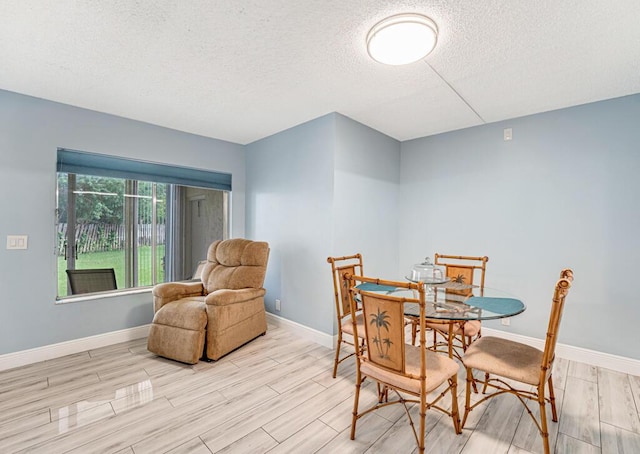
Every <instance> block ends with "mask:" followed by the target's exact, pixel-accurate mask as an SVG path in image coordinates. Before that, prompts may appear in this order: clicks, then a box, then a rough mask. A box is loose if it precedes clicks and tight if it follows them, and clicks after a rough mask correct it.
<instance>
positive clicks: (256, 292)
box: [204, 288, 267, 306]
mask: <svg viewBox="0 0 640 454" xmlns="http://www.w3.org/2000/svg"><path fill="white" fill-rule="evenodd" d="M265 293H267V291H266V290H265V289H264V288H242V289H238V290H231V289H221V290H216V291H215V292H212V293H209V294H208V295H207V297H206V298H205V300H204V302H205V303H207V305H211V306H227V305H229V304H237V303H243V302H245V301H251V300H253V299H255V298H259V297H261V296H264V295H265Z"/></svg>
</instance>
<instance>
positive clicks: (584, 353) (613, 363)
mask: <svg viewBox="0 0 640 454" xmlns="http://www.w3.org/2000/svg"><path fill="white" fill-rule="evenodd" d="M482 335H483V336H494V337H500V338H503V339H509V340H513V341H516V342H520V343H523V344H526V345H530V346H532V347H535V348H538V349H540V350H543V349H544V341H543V340H542V339H536V338H534V337H528V336H522V335H520V334H513V333H508V332H505V331H499V330H496V329H490V328H482ZM556 356H557V357H558V358H564V359H568V360H571V361H577V362H580V363H586V364H590V365H592V366H597V367H603V368H605V369H611V370H615V371H617V372H622V373H625V374H630V375H640V361H639V360H637V359H631V358H625V357H624V356H617V355H611V354H609V353H601V352H597V351H595V350H588V349H586V348H582V347H573V346H571V345H566V344H561V343H558V344H557V345H556Z"/></svg>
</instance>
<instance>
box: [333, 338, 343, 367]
mask: <svg viewBox="0 0 640 454" xmlns="http://www.w3.org/2000/svg"><path fill="white" fill-rule="evenodd" d="M340 345H342V330H340V331H338V345H336V359H335V360H334V361H333V378H336V375H337V374H338V362H339V360H340Z"/></svg>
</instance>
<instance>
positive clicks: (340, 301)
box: [327, 254, 364, 326]
mask: <svg viewBox="0 0 640 454" xmlns="http://www.w3.org/2000/svg"><path fill="white" fill-rule="evenodd" d="M327 262H329V263H330V264H331V275H332V277H333V294H334V299H335V305H336V314H337V316H338V326H339V325H340V323H341V322H342V319H343V318H344V317H345V316H347V315H350V314H351V297H350V296H349V291H348V289H347V288H346V287H345V286H346V285H347V281H345V279H344V275H345V274H350V275H353V276H362V275H363V274H364V271H363V265H362V254H354V255H345V256H344V257H328V258H327Z"/></svg>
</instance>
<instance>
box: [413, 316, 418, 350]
mask: <svg viewBox="0 0 640 454" xmlns="http://www.w3.org/2000/svg"><path fill="white" fill-rule="evenodd" d="M417 335H418V324H417V323H416V321H415V319H412V320H411V345H416V336H417Z"/></svg>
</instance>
